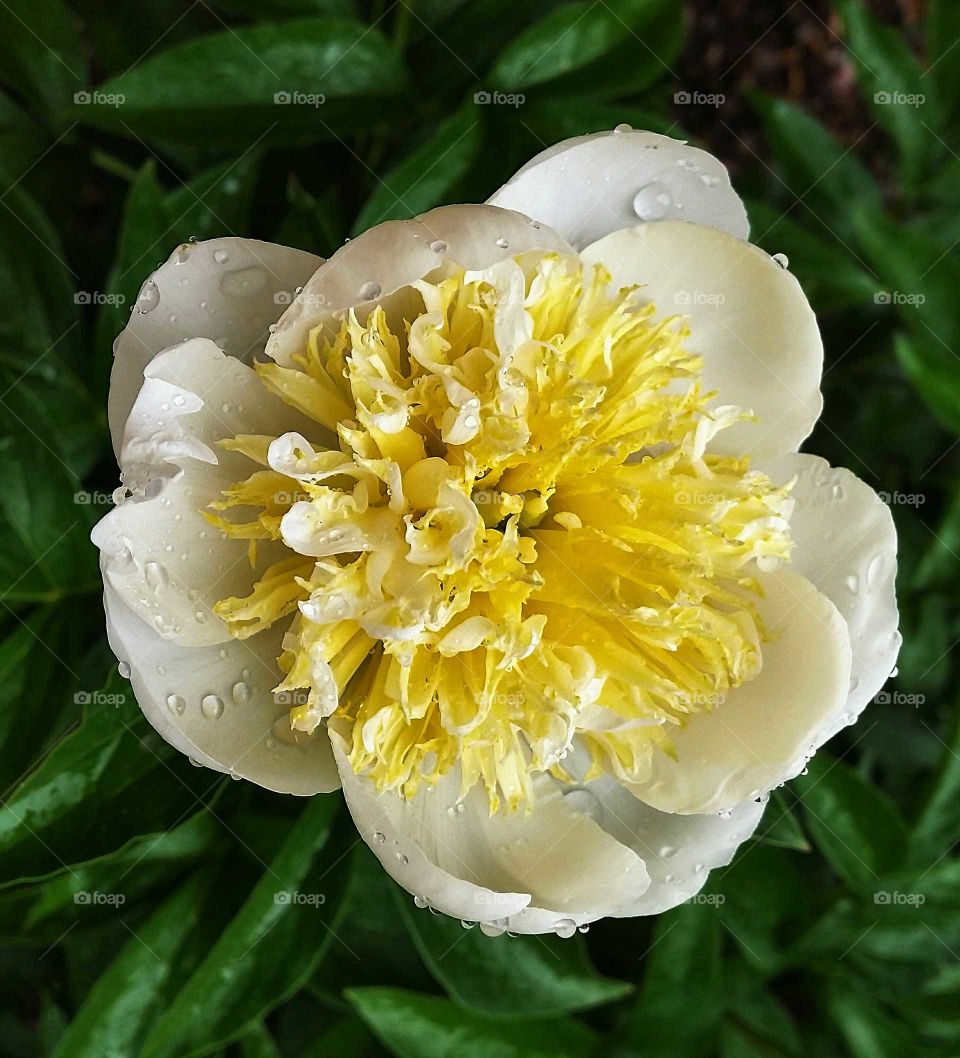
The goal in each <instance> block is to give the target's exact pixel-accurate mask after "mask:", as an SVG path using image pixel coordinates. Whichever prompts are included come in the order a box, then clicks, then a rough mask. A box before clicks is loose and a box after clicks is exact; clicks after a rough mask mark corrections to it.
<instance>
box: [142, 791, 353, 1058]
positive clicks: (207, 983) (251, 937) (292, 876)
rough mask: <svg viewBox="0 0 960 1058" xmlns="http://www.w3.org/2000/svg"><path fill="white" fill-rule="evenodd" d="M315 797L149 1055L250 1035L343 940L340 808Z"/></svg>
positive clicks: (152, 1037) (156, 1028)
mask: <svg viewBox="0 0 960 1058" xmlns="http://www.w3.org/2000/svg"><path fill="white" fill-rule="evenodd" d="M339 803H340V802H339V799H338V798H335V797H314V798H312V799H310V800H309V801H308V802H307V805H306V807H305V808H304V809H303V811H302V813H301V815H300V818H299V819H298V820H297V822H296V824H295V825H294V827H293V829H292V830H291V831H290V833H289V835H288V837H287V839H286V840H285V841H284V843H283V845H282V846H281V848H280V851H279V852H278V853H277V855H276V856H275V857H274V859H273V860H272V862H271V863H270V865H269V867H267V869H266V871H265V873H264V874H263V876H262V877H261V879H260V881H259V882H258V883H257V885H256V887H255V888H254V890H253V891H252V892H251V893H250V895H249V897H248V898H247V900H246V901H245V903H244V905H243V907H242V908H241V909H240V911H239V912H238V913H237V915H236V917H235V918H234V919H233V921H232V922H231V923H230V924H229V925H228V926H227V927H226V929H225V930H224V931H223V933H222V935H221V936H220V938H219V940H218V941H217V943H216V944H215V945H214V946H213V948H212V950H211V951H210V952H209V954H208V955H207V956H206V958H205V959H204V960H203V962H202V963H201V964H200V965H199V966H198V967H197V969H196V971H195V972H194V973H193V975H192V976H191V977H190V978H189V980H188V981H187V982H186V983H185V984H184V985H183V988H182V989H181V990H180V991H179V993H178V994H177V996H176V998H175V999H174V1000H172V1001H171V1003H170V1004H169V1006H168V1007H167V1009H166V1010H165V1011H164V1013H163V1015H162V1016H161V1017H160V1018H159V1019H158V1020H157V1021H156V1022H155V1023H154V1025H153V1026H152V1028H151V1030H150V1032H149V1034H148V1035H147V1037H146V1040H145V1041H144V1044H143V1052H142V1054H143V1058H161V1056H167V1055H176V1056H177V1058H187V1056H188V1055H193V1054H200V1053H204V1052H206V1051H209V1050H212V1049H213V1048H215V1047H217V1046H220V1045H223V1044H226V1043H228V1042H230V1041H231V1040H234V1039H236V1038H237V1037H239V1036H241V1035H243V1033H244V1032H245V1031H246V1030H247V1029H248V1028H249V1027H250V1026H251V1025H252V1024H254V1023H256V1022H257V1021H259V1019H260V1018H262V1017H263V1016H264V1015H265V1014H266V1013H268V1012H269V1011H270V1010H272V1009H273V1007H275V1006H276V1005H278V1004H279V1003H281V1002H282V1001H283V1000H284V999H286V998H287V997H288V996H290V995H292V994H293V993H294V992H296V991H297V989H298V988H300V986H301V985H302V984H303V983H304V981H305V980H306V979H307V977H308V976H309V975H310V974H311V973H312V972H313V970H314V968H315V967H316V965H317V963H318V962H319V961H320V960H321V959H322V958H323V955H324V953H325V951H326V949H327V948H328V947H329V946H330V944H332V943H337V941H336V929H337V922H338V913H339V910H340V899H341V896H342V877H343V872H340V873H338V874H333V875H331V874H330V873H329V870H328V868H329V865H330V864H331V863H335V862H336V861H337V856H336V855H332V856H331V855H321V854H322V853H324V850H325V848H326V846H327V843H328V840H329V838H330V833H331V829H332V825H333V821H334V819H335V818H336V814H337V811H338V808H339Z"/></svg>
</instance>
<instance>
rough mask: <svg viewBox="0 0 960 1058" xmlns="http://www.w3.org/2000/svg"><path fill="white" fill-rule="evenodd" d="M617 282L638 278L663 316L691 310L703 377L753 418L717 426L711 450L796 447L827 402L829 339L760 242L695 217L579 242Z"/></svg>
mask: <svg viewBox="0 0 960 1058" xmlns="http://www.w3.org/2000/svg"><path fill="white" fill-rule="evenodd" d="M582 256H583V258H584V260H585V261H588V262H597V261H599V262H602V263H603V264H604V265H606V267H607V268H608V269H609V270H610V272H611V273H612V275H613V279H614V282H615V284H616V285H617V286H627V285H632V284H636V283H639V284H641V285H642V288H643V289H642V292H641V293H642V296H643V297H644V298H646V299H647V300H649V301H652V302H653V303H654V304H655V305H656V307H657V311H658V313H659V314H660V315H661V316H674V315H680V316H685V317H687V318H688V320H689V324H690V337H689V338H688V339H687V341H686V343H685V345H686V348H687V349H688V350H690V352H693V353H697V354H699V355H700V356H702V357H703V360H704V372H703V377H704V386H705V388H706V389H707V390H717V391H718V393H719V396H718V400H719V402H720V403H721V404H734V405H737V406H739V407H740V408H743V409H747V410H751V411H753V412H754V413H755V414H756V416H757V417H758V421H757V422H756V423H738V424H736V425H734V426H731V427H730V428H728V429H725V430H723V431H721V432H720V433H719V434H718V435H717V437H716V439H715V440H713V441H712V442H711V444H710V450H711V451H714V452H723V453H728V454H731V455H743V454H745V453H749V454H752V455H755V456H757V457H766V456H775V455H782V454H784V453H786V452H795V451H796V450H797V448H798V447H799V446H800V443H801V442H802V441H803V440H804V438H805V437H807V436H808V435H809V433H810V431H811V430H812V429H813V426H814V424H815V423H816V421H817V419H818V418H819V416H820V411H821V409H822V407H823V398H822V397H821V395H820V375H821V373H822V370H823V343H822V341H821V339H820V332H819V330H818V328H817V320H816V316H815V315H814V313H813V310H812V309H811V308H810V305H809V303H808V302H807V299H806V297H805V295H804V293H803V291H802V290H801V288H800V284H799V283H798V282H797V281H796V279H795V278H794V277H793V276H792V275H791V274H790V272H788V271H787V270H785V269H783V268H781V267H780V265H778V264H777V263H776V262H775V261H774V260H773V258H772V257H769V256H768V255H767V254H766V253H764V252H763V250H760V249H758V248H757V247H755V246H751V245H750V244H749V243H746V242H742V241H741V240H739V239H735V238H733V237H732V236H730V235H727V234H726V233H725V232H721V231H717V230H716V229H714V228H706V227H702V226H700V225H696V224H686V223H680V222H665V223H662V224H644V225H640V226H639V227H635V228H631V229H629V230H625V231H619V232H615V233H614V234H613V235H609V236H607V237H606V238H605V239H601V240H600V241H599V242H597V243H594V244H593V245H592V246H589V247H587V249H586V250H584V252H583V255H582Z"/></svg>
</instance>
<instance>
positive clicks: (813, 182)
mask: <svg viewBox="0 0 960 1058" xmlns="http://www.w3.org/2000/svg"><path fill="white" fill-rule="evenodd" d="M750 98H751V101H752V103H753V105H754V107H755V108H756V110H757V112H758V113H759V114H760V117H761V119H762V120H763V127H764V131H765V132H766V136H767V141H768V142H769V144H770V148H771V150H772V151H773V157H774V159H775V161H776V163H777V168H778V170H779V173H780V178H781V179H782V180H783V182H784V184H785V185H786V189H787V190H788V191H789V192H790V194H791V195H792V196H793V198H795V199H800V200H801V202H802V205H801V206H800V207H799V208H800V209H801V214H800V216H801V217H802V218H803V219H804V221H805V222H806V220H807V218H809V217H811V216H812V218H813V220H814V221H815V222H817V223H819V224H820V225H822V226H823V227H824V228H825V229H827V230H828V231H832V232H834V233H835V234H836V235H837V237H838V238H841V239H843V240H845V241H846V240H848V239H849V238H850V237H851V235H852V229H853V225H852V219H851V209H850V206H851V203H856V204H857V206H858V208H860V209H861V210H862V211H863V212H864V213H865V214H869V213H871V212H873V211H875V210H879V208H880V190H879V188H878V187H877V184H876V182H875V181H874V179H873V177H872V176H871V175H870V173H869V172H868V171H867V170H866V169H865V168H864V167H863V165H862V164H861V163H860V162H859V161H858V160H857V158H856V156H855V154H854V153H853V151H852V150H851V149H849V148H847V147H844V146H843V145H842V144H840V143H839V142H838V141H837V140H836V139H835V138H834V136H833V135H832V134H831V133H830V132H829V131H828V130H827V129H825V128H824V127H823V125H821V124H820V122H819V121H817V120H816V119H815V118H812V117H810V116H809V115H808V114H806V113H804V112H803V111H802V110H800V109H799V107H796V106H794V105H793V104H792V103H788V102H786V100H783V99H772V98H770V97H769V96H764V95H762V94H760V93H754V94H752V95H751V97H750ZM776 186H777V190H778V193H779V185H776Z"/></svg>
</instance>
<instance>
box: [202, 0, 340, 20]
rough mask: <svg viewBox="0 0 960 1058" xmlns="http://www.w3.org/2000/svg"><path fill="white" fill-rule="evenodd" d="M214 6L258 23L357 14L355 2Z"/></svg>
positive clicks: (238, 0) (220, 0)
mask: <svg viewBox="0 0 960 1058" xmlns="http://www.w3.org/2000/svg"><path fill="white" fill-rule="evenodd" d="M216 6H217V7H219V8H221V9H222V10H223V11H229V12H230V14H231V15H243V16H246V17H248V18H253V19H256V20H257V21H258V22H266V21H267V20H268V19H276V18H291V17H293V16H295V15H340V16H342V17H345V18H348V17H349V18H352V17H354V16H355V15H356V14H357V3H356V0H216Z"/></svg>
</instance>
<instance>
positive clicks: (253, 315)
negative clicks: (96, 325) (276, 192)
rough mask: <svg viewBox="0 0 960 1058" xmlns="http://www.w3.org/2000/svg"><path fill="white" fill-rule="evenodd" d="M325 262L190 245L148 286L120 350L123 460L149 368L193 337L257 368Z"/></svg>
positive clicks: (117, 421) (246, 244) (243, 245)
mask: <svg viewBox="0 0 960 1058" xmlns="http://www.w3.org/2000/svg"><path fill="white" fill-rule="evenodd" d="M322 263H323V258H322V257H316V256H315V255H314V254H311V253H307V252H306V251H304V250H296V249H294V248H293V247H290V246H278V245H276V244H275V243H268V242H259V241H258V240H256V239H234V238H229V239H210V240H208V241H206V242H198V243H184V244H183V245H182V246H180V247H178V248H177V249H176V250H174V252H173V253H172V254H171V255H170V259H169V260H168V261H166V262H165V263H164V264H162V265H161V266H160V267H159V268H158V269H157V270H156V271H155V272H154V273H153V274H152V275H151V276H150V277H149V278H148V279H147V280H146V282H145V283H144V284H143V287H142V288H141V290H140V296H139V298H138V299H137V301H136V303H135V304H134V306H133V310H132V312H131V313H130V320H129V322H128V323H127V326H126V327H125V328H124V329H123V331H121V332H120V335H119V337H118V338H117V340H116V342H115V343H114V346H113V357H114V360H113V372H112V374H111V376H110V398H109V418H110V433H111V435H112V437H113V444H114V449H115V451H116V452H117V453H118V454H119V451H120V442H121V439H122V437H123V427H124V424H125V423H126V421H127V416H128V415H129V414H130V409H131V408H132V407H133V402H134V400H136V397H137V394H138V393H139V392H140V387H141V385H142V384H143V369H144V368H145V367H146V366H147V364H148V363H149V362H150V361H151V360H152V359H153V357H154V356H156V354H157V353H159V352H160V350H161V349H167V348H169V347H170V346H172V345H177V344H178V343H180V342H182V341H184V340H185V339H188V338H210V339H211V340H212V341H214V342H216V343H217V345H219V346H220V348H221V349H223V350H224V352H226V353H227V354H228V355H229V356H235V357H238V358H239V359H241V360H246V361H247V362H249V360H250V358H251V357H252V356H254V355H255V354H256V353H259V352H262V350H263V346H264V343H265V342H266V339H267V334H268V328H269V327H270V324H271V323H274V322H275V321H276V320H277V319H278V318H279V316H280V314H281V313H282V312H283V310H284V307H285V306H286V305H289V304H290V302H291V301H292V300H293V298H294V295H295V293H296V290H297V288H298V287H301V286H303V284H304V283H306V281H307V280H308V279H309V278H310V276H311V275H312V274H313V273H314V272H315V271H316V269H317V268H318V267H319V266H320V265H321V264H322Z"/></svg>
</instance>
